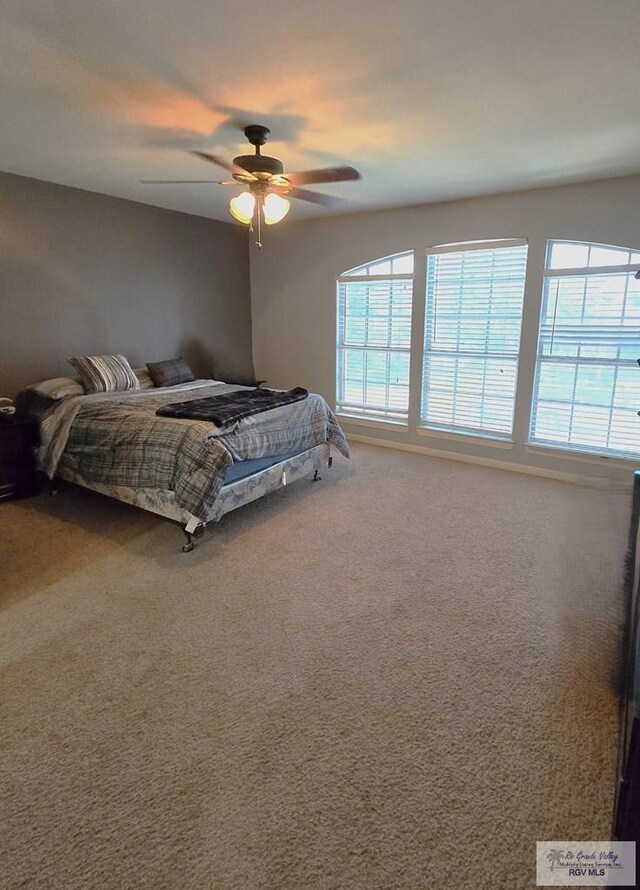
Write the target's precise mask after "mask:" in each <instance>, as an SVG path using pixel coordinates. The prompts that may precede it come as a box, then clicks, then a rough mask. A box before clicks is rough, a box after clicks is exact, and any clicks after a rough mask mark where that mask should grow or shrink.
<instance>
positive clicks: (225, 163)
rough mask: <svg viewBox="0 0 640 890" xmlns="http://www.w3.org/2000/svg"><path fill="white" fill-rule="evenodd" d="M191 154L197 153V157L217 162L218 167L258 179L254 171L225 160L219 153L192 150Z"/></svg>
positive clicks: (211, 162) (212, 162)
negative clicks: (250, 171) (251, 171)
mask: <svg viewBox="0 0 640 890" xmlns="http://www.w3.org/2000/svg"><path fill="white" fill-rule="evenodd" d="M190 154H192V155H196V157H198V158H202V159H203V160H204V161H209V163H210V164H217V165H218V167H223V168H224V169H225V170H228V171H229V172H230V173H242V175H243V177H245V178H251V179H257V177H256V176H253V174H252V173H249V172H248V170H245V169H244V168H243V167H238V165H237V164H233V163H231V162H230V161H227V160H225V158H221V157H220V156H219V155H212V154H210V153H209V152H208V151H192V152H190Z"/></svg>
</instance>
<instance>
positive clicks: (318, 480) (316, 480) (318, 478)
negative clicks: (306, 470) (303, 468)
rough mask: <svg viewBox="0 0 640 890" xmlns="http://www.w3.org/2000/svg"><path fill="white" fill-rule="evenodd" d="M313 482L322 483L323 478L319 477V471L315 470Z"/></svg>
mask: <svg viewBox="0 0 640 890" xmlns="http://www.w3.org/2000/svg"><path fill="white" fill-rule="evenodd" d="M311 481H312V482H321V481H322V476H319V475H318V471H317V470H314V471H313V479H312V480H311Z"/></svg>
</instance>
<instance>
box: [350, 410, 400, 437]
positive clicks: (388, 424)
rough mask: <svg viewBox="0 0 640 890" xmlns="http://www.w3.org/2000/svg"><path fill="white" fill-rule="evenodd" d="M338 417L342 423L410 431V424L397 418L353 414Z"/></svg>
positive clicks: (395, 430)
mask: <svg viewBox="0 0 640 890" xmlns="http://www.w3.org/2000/svg"><path fill="white" fill-rule="evenodd" d="M336 417H337V418H338V420H339V421H340V422H342V423H351V424H353V425H354V426H368V427H372V428H373V429H376V430H393V431H394V432H396V433H408V432H409V424H408V423H403V422H402V421H399V420H398V421H396V420H373V419H372V418H370V417H357V416H355V415H353V414H339V413H337V412H336Z"/></svg>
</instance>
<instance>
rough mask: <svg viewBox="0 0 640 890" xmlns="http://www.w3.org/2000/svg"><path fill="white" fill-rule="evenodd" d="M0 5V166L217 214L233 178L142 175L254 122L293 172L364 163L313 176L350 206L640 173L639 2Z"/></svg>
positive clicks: (12, 0) (192, 165)
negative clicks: (329, 178) (340, 173)
mask: <svg viewBox="0 0 640 890" xmlns="http://www.w3.org/2000/svg"><path fill="white" fill-rule="evenodd" d="M0 9H1V10H2V11H1V12H0V35H1V36H0V82H1V83H2V88H1V89H0V117H1V120H2V137H1V139H0V169H2V170H6V171H9V172H13V173H19V174H22V175H25V176H34V177H37V178H39V179H45V180H50V181H53V182H58V183H63V184H65V185H72V186H78V187H80V188H84V189H89V190H91V191H96V192H102V193H105V194H109V195H117V196H119V197H123V198H132V199H134V200H137V201H143V202H145V203H149V204H155V205H158V206H161V207H169V208H173V209H175V210H182V211H186V212H188V213H196V214H200V215H202V216H210V217H213V218H215V219H225V220H226V219H229V215H228V211H227V202H228V200H229V197H230V196H231V194H233V192H232V190H231V189H226V188H222V187H219V186H199V185H182V186H168V185H167V186H144V185H141V184H140V182H139V180H140V179H164V178H167V179H190V178H193V179H199V178H205V179H206V178H209V177H213V178H215V177H216V176H217V172H216V171H217V168H214V167H212V166H211V165H206V164H205V163H204V162H201V161H199V160H197V159H195V158H193V157H192V156H190V155H189V154H187V153H186V152H185V149H193V148H197V149H204V150H214V151H217V152H220V153H224V154H225V155H226V156H228V157H229V158H231V157H233V155H234V154H237V153H239V152H242V153H246V152H245V150H246V151H251V149H250V147H249V146H248V145H247V143H246V142H244V141H243V136H242V133H241V132H240V130H239V127H240V126H241V125H245V124H247V123H263V124H266V125H267V126H269V127H271V130H272V133H273V136H272V142H271V143H269V149H270V153H271V154H274V155H276V156H277V157H280V158H281V159H282V160H283V161H284V162H285V166H286V167H287V168H288V169H290V170H295V169H306V168H309V167H317V166H324V165H335V164H338V163H347V164H352V165H353V166H356V167H358V169H360V170H361V172H362V174H363V180H362V181H361V182H355V183H344V184H340V185H335V186H331V187H329V186H325V187H322V188H319V190H323V191H326V192H328V193H332V194H336V195H340V196H343V197H345V198H348V203H346V204H345V205H344V210H345V211H346V212H352V211H357V210H364V209H372V208H376V207H384V206H394V205H402V204H417V203H422V202H426V201H434V200H442V199H449V198H454V197H460V196H467V195H474V194H482V193H490V192H496V191H503V190H509V189H513V188H520V187H529V186H538V185H543V184H547V183H558V182H567V181H577V180H581V179H594V178H598V177H601V176H611V175H616V174H623V173H630V172H637V171H640V114H639V113H638V112H639V108H638V97H639V95H640V41H639V37H640V2H638V0H399V2H395V3H394V2H389V0H377V2H376V3H373V2H371V0H347V2H344V0H298V2H294V0H270V2H266V0H263V2H261V3H258V2H255V0H254V2H251V0H245V2H240V0H233V2H230V0H182V2H176V0H146V2H145V0H2V4H1V6H0ZM220 173H221V177H222V178H224V176H225V174H224V172H223V171H220ZM326 212H327V211H325V210H322V209H318V208H316V207H314V206H312V205H309V204H302V203H301V202H294V209H293V210H292V212H291V214H290V217H291V218H303V217H305V216H310V215H315V214H321V213H326ZM332 212H335V211H332Z"/></svg>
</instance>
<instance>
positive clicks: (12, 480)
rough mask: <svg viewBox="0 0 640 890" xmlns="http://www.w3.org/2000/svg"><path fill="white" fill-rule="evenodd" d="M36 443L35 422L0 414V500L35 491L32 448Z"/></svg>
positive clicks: (36, 425) (36, 491) (38, 486)
mask: <svg viewBox="0 0 640 890" xmlns="http://www.w3.org/2000/svg"><path fill="white" fill-rule="evenodd" d="M39 443H40V436H39V434H38V424H37V423H35V422H34V421H33V420H29V419H27V418H24V417H16V416H15V414H12V415H9V416H6V415H5V416H2V415H0V501H4V500H8V499H9V498H28V497H31V496H32V495H34V494H38V492H39V491H40V482H39V480H38V475H37V473H36V462H35V457H34V454H33V449H34V447H36V446H37V445H39Z"/></svg>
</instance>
